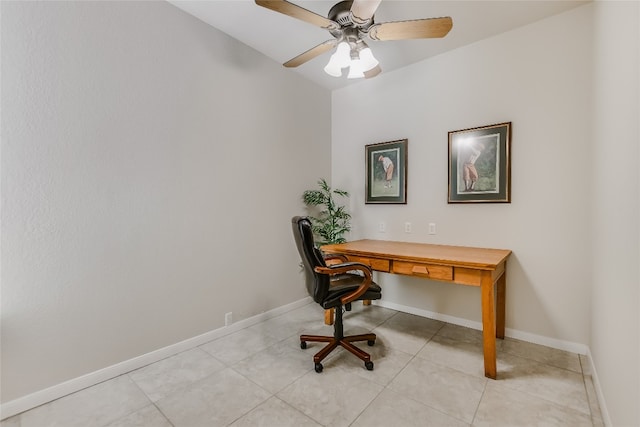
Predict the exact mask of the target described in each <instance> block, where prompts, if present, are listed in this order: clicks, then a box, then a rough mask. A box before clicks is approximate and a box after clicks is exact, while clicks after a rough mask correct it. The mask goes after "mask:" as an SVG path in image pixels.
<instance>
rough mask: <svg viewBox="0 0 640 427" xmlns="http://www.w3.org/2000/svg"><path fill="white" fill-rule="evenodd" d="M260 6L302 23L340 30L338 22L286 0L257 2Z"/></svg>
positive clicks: (259, 0)
mask: <svg viewBox="0 0 640 427" xmlns="http://www.w3.org/2000/svg"><path fill="white" fill-rule="evenodd" d="M255 1H256V4H257V5H258V6H262V7H266V8H267V9H271V10H273V11H275V12H279V13H282V14H284V15H288V16H291V17H293V18H296V19H299V20H301V21H304V22H307V23H309V24H311V25H315V26H317V27H320V28H325V29H327V30H337V29H338V28H340V25H338V23H337V22H335V21H332V20H330V19H327V18H325V17H324V16H322V15H318V14H317V13H314V12H311V11H310V10H307V9H305V8H303V7H300V6H298V5H295V4H293V3H289V2H288V1H286V0H255Z"/></svg>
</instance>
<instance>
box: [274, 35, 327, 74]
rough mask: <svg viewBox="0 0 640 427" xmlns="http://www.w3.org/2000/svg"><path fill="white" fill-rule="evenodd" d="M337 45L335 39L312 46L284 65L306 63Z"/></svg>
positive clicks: (294, 65) (289, 66) (292, 66)
mask: <svg viewBox="0 0 640 427" xmlns="http://www.w3.org/2000/svg"><path fill="white" fill-rule="evenodd" d="M335 45H336V40H335V39H332V40H327V41H326V42H323V43H320V44H319V45H317V46H316V47H312V48H311V49H309V50H308V51H306V52H304V53H301V54H300V55H298V56H296V57H295V58H293V59H290V60H288V61H287V62H285V63H284V64H283V65H284V66H285V67H287V68H294V67H297V66H299V65H302V64H304V63H305V62H307V61H311V60H312V59H313V58H315V57H316V56H318V55H322V54H323V53H325V52H326V51H328V50H331V48H333V47H334V46H335Z"/></svg>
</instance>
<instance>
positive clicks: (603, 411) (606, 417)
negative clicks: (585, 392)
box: [587, 349, 613, 427]
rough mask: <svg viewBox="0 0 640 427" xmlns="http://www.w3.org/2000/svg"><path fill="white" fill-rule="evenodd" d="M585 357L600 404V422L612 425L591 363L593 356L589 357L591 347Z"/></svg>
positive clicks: (596, 373) (594, 368)
mask: <svg viewBox="0 0 640 427" xmlns="http://www.w3.org/2000/svg"><path fill="white" fill-rule="evenodd" d="M587 359H588V360H589V368H590V369H591V379H592V380H593V388H594V389H595V390H596V396H597V398H598V404H599V405H600V415H602V422H603V423H604V425H605V426H607V427H609V426H612V425H613V423H612V422H611V417H610V416H609V410H608V409H607V403H606V401H605V399H604V394H603V393H602V387H600V380H599V379H598V372H597V371H596V366H595V365H594V364H593V358H592V357H591V349H589V351H588V352H587Z"/></svg>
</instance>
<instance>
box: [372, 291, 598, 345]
mask: <svg viewBox="0 0 640 427" xmlns="http://www.w3.org/2000/svg"><path fill="white" fill-rule="evenodd" d="M373 303H374V304H376V305H379V306H380V307H386V308H391V309H393V310H398V311H402V312H404V313H409V314H415V315H417V316H422V317H427V318H429V319H434V320H440V321H443V322H447V323H452V324H454V325H458V326H464V327H466V328H471V329H477V330H478V331H481V330H482V323H481V322H476V321H473V320H468V319H462V318H460V317H454V316H448V315H446V314H441V313H434V312H432V311H429V310H422V309H419V308H415V307H408V306H406V305H402V304H396V303H394V302H390V301H384V300H376V301H374V302H373ZM504 333H505V336H507V337H509V338H515V339H518V340H522V341H527V342H530V343H534V344H540V345H544V346H546V347H551V348H555V349H558V350H564V351H569V352H571V353H577V354H582V355H585V354H587V353H588V351H589V347H587V346H586V345H585V344H580V343H575V342H571V341H564V340H558V339H555V338H549V337H544V336H541V335H536V334H532V333H529V332H523V331H519V330H517V329H511V328H506V329H505V331H504Z"/></svg>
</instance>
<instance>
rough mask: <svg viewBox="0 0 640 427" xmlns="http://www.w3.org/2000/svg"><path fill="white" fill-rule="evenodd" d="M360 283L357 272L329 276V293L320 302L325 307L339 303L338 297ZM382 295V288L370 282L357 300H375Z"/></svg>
mask: <svg viewBox="0 0 640 427" xmlns="http://www.w3.org/2000/svg"><path fill="white" fill-rule="evenodd" d="M361 284H362V276H361V275H359V274H350V273H346V274H338V275H336V276H332V277H331V285H330V287H329V294H328V295H327V297H326V298H325V300H324V301H323V302H322V307H323V308H325V309H329V308H334V307H337V306H339V305H341V302H340V298H342V296H344V295H347V294H349V293H351V292H353V291H354V290H356V289H358V287H359V286H360V285H361ZM381 297H382V289H381V288H380V286H379V285H378V284H376V283H371V285H370V286H369V289H367V291H366V292H365V293H364V294H362V295H361V296H360V297H359V298H358V299H357V301H359V300H376V299H380V298H381Z"/></svg>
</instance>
